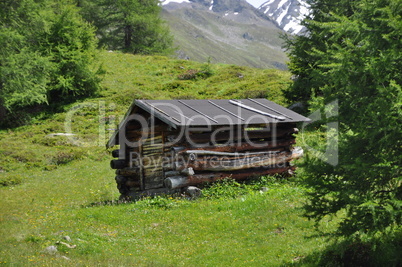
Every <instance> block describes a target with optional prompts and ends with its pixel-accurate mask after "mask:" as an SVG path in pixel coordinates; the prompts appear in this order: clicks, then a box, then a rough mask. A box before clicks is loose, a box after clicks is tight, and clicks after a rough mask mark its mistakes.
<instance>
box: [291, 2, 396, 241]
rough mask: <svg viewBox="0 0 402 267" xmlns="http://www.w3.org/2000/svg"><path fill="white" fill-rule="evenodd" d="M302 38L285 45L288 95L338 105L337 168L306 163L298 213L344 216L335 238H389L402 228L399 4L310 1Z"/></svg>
mask: <svg viewBox="0 0 402 267" xmlns="http://www.w3.org/2000/svg"><path fill="white" fill-rule="evenodd" d="M310 2H311V4H312V8H313V10H312V11H313V13H312V14H311V15H310V17H309V18H308V19H306V20H305V21H304V25H305V26H306V28H307V32H306V33H305V34H304V35H303V36H299V37H296V38H294V39H289V40H288V42H287V45H288V49H289V50H288V51H289V56H290V70H291V71H292V72H293V73H294V74H295V75H297V76H298V78H297V80H296V82H295V83H294V87H293V88H292V89H291V90H290V94H291V95H293V97H294V99H295V100H306V99H307V100H309V103H310V105H314V104H315V105H314V106H311V107H312V108H317V107H324V105H325V104H328V103H330V102H331V101H334V100H338V103H339V117H338V118H337V120H338V122H339V137H340V144H339V163H338V164H337V165H336V166H331V165H329V164H326V163H325V162H323V161H321V160H319V159H315V158H313V157H311V158H309V159H308V160H307V164H306V166H305V172H304V178H305V181H306V183H307V184H308V185H309V186H310V187H311V188H312V191H311V192H310V193H309V203H308V204H307V205H306V206H305V209H306V215H307V216H308V217H310V218H314V219H316V220H317V221H319V220H320V219H322V218H323V217H324V216H326V215H331V214H332V215H335V214H339V212H340V211H342V212H344V214H345V216H343V217H342V221H341V223H340V226H339V228H338V233H339V234H340V235H342V236H347V237H349V236H352V237H354V238H359V237H360V236H361V235H366V236H369V237H374V236H378V234H386V233H390V232H392V231H393V230H395V229H397V230H398V231H400V225H402V168H401V166H402V153H401V151H402V131H401V125H402V89H401V88H402V76H401V70H402V53H401V51H402V42H401V40H402V1H401V0H372V1H365V0H359V1H339V5H338V2H337V4H335V3H334V4H331V2H330V1H327V0H325V1H321V0H317V1H310Z"/></svg>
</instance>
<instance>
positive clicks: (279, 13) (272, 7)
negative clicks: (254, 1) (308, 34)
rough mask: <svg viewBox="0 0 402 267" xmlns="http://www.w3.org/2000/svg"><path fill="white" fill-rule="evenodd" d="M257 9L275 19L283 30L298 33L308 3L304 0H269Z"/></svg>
mask: <svg viewBox="0 0 402 267" xmlns="http://www.w3.org/2000/svg"><path fill="white" fill-rule="evenodd" d="M259 10H260V11H262V12H263V13H264V14H265V15H267V16H268V17H270V18H272V19H273V20H275V21H276V23H277V24H278V26H279V27H280V28H282V29H283V30H284V31H286V32H289V33H293V34H299V33H300V32H301V31H302V30H303V26H302V25H300V22H301V21H302V20H303V18H304V17H305V16H306V15H308V13H309V5H308V4H307V3H306V1H305V0H269V1H267V2H265V3H264V4H262V5H261V6H260V8H259Z"/></svg>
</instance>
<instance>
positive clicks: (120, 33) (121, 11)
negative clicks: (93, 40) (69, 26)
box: [79, 0, 173, 54]
mask: <svg viewBox="0 0 402 267" xmlns="http://www.w3.org/2000/svg"><path fill="white" fill-rule="evenodd" d="M79 6H80V7H81V9H82V11H81V13H82V14H83V17H84V18H85V19H87V20H88V21H89V22H91V23H92V24H93V25H94V26H95V27H96V28H97V36H98V37H99V44H100V46H101V47H106V48H107V49H112V50H122V51H124V52H127V53H133V54H167V53H170V52H171V49H172V40H173V39H172V36H171V35H170V31H169V28H168V27H167V26H166V25H165V24H164V22H163V21H162V20H161V18H160V12H161V7H160V5H159V1H158V0H80V1H79Z"/></svg>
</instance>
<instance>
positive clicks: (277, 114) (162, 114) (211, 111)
mask: <svg viewBox="0 0 402 267" xmlns="http://www.w3.org/2000/svg"><path fill="white" fill-rule="evenodd" d="M134 105H136V106H138V107H139V108H141V109H144V110H146V111H147V112H149V113H151V114H152V115H154V116H155V117H157V118H159V119H160V120H162V121H164V122H165V123H167V124H168V125H170V126H173V127H174V128H177V127H183V126H219V125H253V124H255V125H257V124H268V123H274V122H275V123H280V122H299V121H309V119H308V118H306V117H304V116H302V115H300V114H297V113H296V112H293V111H292V110H290V109H287V108H285V107H282V106H280V105H278V104H276V103H274V102H272V101H269V100H267V99H264V98H261V99H250V98H249V99H237V100H228V99H220V100H136V101H135V102H134Z"/></svg>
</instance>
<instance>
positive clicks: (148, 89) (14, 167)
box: [0, 52, 290, 184]
mask: <svg viewBox="0 0 402 267" xmlns="http://www.w3.org/2000/svg"><path fill="white" fill-rule="evenodd" d="M100 60H101V62H102V63H103V66H104V68H105V72H106V73H105V76H104V79H103V82H102V88H103V89H102V91H100V92H99V95H98V97H96V98H91V99H87V100H85V101H81V102H79V103H73V104H71V105H69V106H65V107H64V108H63V109H64V112H61V113H56V114H51V113H46V110H44V111H41V112H37V113H36V114H34V115H32V116H34V119H33V120H32V124H31V125H28V126H24V127H20V128H15V129H9V130H1V131H0V137H1V139H0V152H1V153H2V155H3V156H2V157H0V184H8V183H11V184H12V183H19V182H22V181H24V180H25V179H27V178H28V177H29V174H28V171H30V170H31V169H39V170H53V169H57V168H58V167H59V166H60V165H63V164H66V163H68V162H70V161H73V160H75V159H81V158H85V157H87V156H88V153H90V152H89V151H92V152H91V153H94V154H93V155H91V156H93V157H95V158H96V157H101V155H105V150H104V147H105V144H106V141H107V139H108V138H109V136H111V134H112V133H113V131H114V129H115V128H117V124H118V123H119V121H120V120H121V118H122V116H124V114H125V112H126V110H127V109H128V107H129V106H130V104H131V102H132V101H133V100H134V99H175V98H180V99H206V98H217V99H222V98H248V97H252V98H256V97H266V98H269V99H271V100H273V101H275V102H277V103H279V104H283V105H286V104H287V102H286V100H285V98H284V96H283V95H282V90H283V89H284V88H286V87H288V85H289V83H290V79H289V77H290V76H289V73H288V72H284V71H279V70H275V69H266V70H262V69H256V68H249V67H239V66H235V65H224V64H206V63H205V64H203V63H198V62H194V61H187V60H172V59H168V58H166V57H160V56H135V55H129V54H123V53H115V52H102V53H101V54H100ZM188 73H195V74H196V75H194V76H191V75H190V76H189V77H186V74H188ZM197 74H198V75H197ZM60 133H67V134H69V135H67V136H66V135H58V134H60ZM21 140H24V142H23V143H21ZM88 147H92V148H91V149H88ZM112 176H113V175H111V178H113V177H112Z"/></svg>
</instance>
